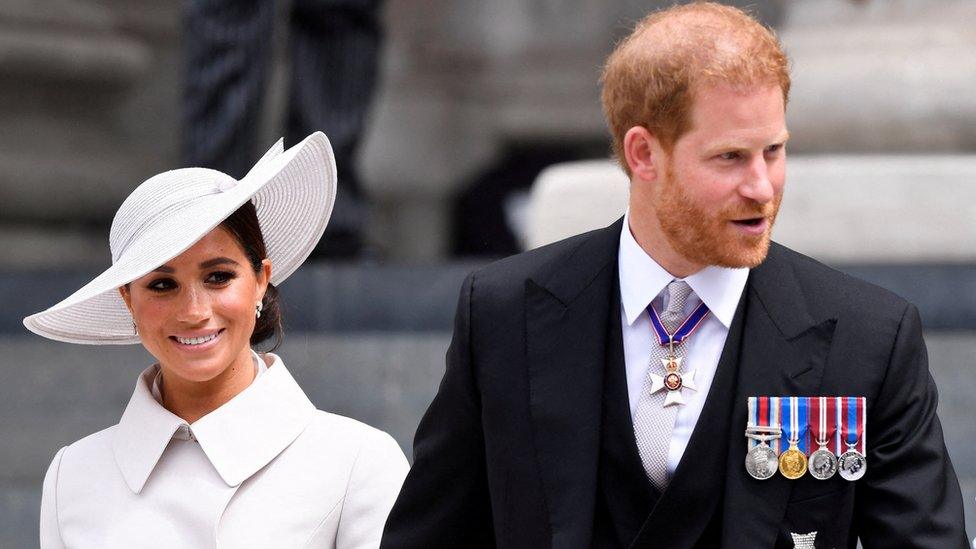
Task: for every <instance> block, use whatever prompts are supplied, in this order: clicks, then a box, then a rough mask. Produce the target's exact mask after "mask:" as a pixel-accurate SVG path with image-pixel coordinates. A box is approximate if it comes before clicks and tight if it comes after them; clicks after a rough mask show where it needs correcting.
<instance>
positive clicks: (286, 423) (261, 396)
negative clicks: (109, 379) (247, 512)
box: [112, 353, 315, 493]
mask: <svg viewBox="0 0 976 549" xmlns="http://www.w3.org/2000/svg"><path fill="white" fill-rule="evenodd" d="M267 356H268V357H270V358H271V359H272V363H271V365H270V366H268V369H267V371H265V372H264V373H263V374H262V375H261V376H260V377H258V378H256V379H255V380H254V381H253V382H252V383H251V385H249V386H248V387H247V388H245V389H244V390H243V391H241V392H240V393H239V394H238V395H237V396H235V397H234V398H232V399H231V400H230V401H228V402H226V403H225V404H224V405H222V406H221V407H220V408H217V409H216V410H214V411H213V412H210V413H209V414H207V415H206V416H204V417H202V418H200V419H199V420H197V421H196V422H194V423H193V424H192V425H191V426H190V429H191V430H192V432H193V436H194V437H195V439H196V440H197V441H198V442H199V444H200V447H201V449H202V450H203V452H204V454H206V456H207V459H208V460H209V461H210V463H211V464H212V465H213V467H214V469H216V471H217V473H218V474H219V475H220V478H222V479H223V480H224V482H225V483H227V485H228V486H237V485H239V484H240V483H242V482H244V481H245V480H247V479H248V478H249V477H250V476H251V475H253V474H254V473H256V472H257V471H258V470H260V469H261V468H262V467H264V466H265V465H267V464H268V463H270V462H271V460H273V459H274V458H275V457H277V456H278V454H280V453H281V451H282V450H284V449H285V448H286V447H287V446H288V445H289V444H291V443H292V442H293V441H294V440H295V439H296V438H298V435H300V434H301V432H302V431H303V430H304V429H305V427H306V426H307V425H308V423H309V422H310V421H311V419H312V415H313V413H314V411H315V406H314V405H313V404H312V402H311V401H309V399H308V397H307V396H305V393H304V392H303V391H302V389H301V388H300V387H299V386H298V383H296V382H295V380H294V378H292V377H291V374H290V373H289V372H288V370H287V369H286V368H285V365H284V363H283V362H282V360H281V359H280V358H278V357H277V356H275V355H273V354H270V353H269V354H268V355H267ZM158 370H159V366H158V365H153V366H150V367H149V368H147V369H146V370H145V371H143V372H142V374H140V376H139V380H138V381H137V382H136V388H135V391H134V392H133V393H132V398H131V399H129V404H128V406H126V409H125V412H124V413H123V414H122V419H121V420H120V421H119V425H118V427H117V429H116V432H115V437H114V440H113V444H112V446H113V448H112V449H113V452H114V454H115V461H116V463H117V464H118V466H119V470H120V471H121V473H122V476H123V478H124V479H125V482H126V484H127V485H128V486H129V488H130V489H131V490H132V491H133V492H135V493H139V492H141V491H142V489H143V487H144V486H145V484H146V481H147V480H148V479H149V476H150V474H151V473H152V471H153V469H155V467H156V464H157V463H158V462H159V458H160V456H162V454H163V451H164V450H165V449H166V446H167V445H168V444H169V442H170V439H172V438H173V435H174V433H176V431H177V430H179V429H180V427H182V426H185V425H186V422H185V421H184V420H183V419H182V418H180V417H178V416H176V415H175V414H173V413H172V412H170V411H169V410H167V409H166V408H163V406H162V405H161V404H160V403H159V402H157V401H156V399H155V398H153V395H152V390H151V385H152V383H153V381H154V380H155V378H156V375H157V373H158Z"/></svg>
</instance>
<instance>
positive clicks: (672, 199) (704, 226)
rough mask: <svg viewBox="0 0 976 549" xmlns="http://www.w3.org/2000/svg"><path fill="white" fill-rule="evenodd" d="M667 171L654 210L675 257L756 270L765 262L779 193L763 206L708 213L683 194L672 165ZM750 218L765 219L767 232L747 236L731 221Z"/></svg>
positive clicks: (744, 205) (746, 205) (738, 206)
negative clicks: (679, 256)
mask: <svg viewBox="0 0 976 549" xmlns="http://www.w3.org/2000/svg"><path fill="white" fill-rule="evenodd" d="M666 172H667V173H666V175H667V180H666V181H662V184H663V188H662V189H661V193H660V194H659V195H658V196H657V204H655V209H656V211H657V217H658V223H660V225H661V229H662V232H663V233H664V236H665V238H667V240H668V243H669V244H670V245H671V247H672V248H673V249H674V250H675V251H676V252H678V254H680V255H681V256H682V257H684V258H685V259H686V260H688V261H691V262H693V263H696V264H699V265H717V266H719V267H732V268H738V267H750V268H751V267H755V266H757V265H759V264H760V263H762V262H763V260H764V259H766V254H767V253H768V252H769V240H770V234H771V232H772V229H773V222H774V221H775V220H776V214H777V213H778V212H779V204H780V201H781V200H782V198H783V196H782V194H779V195H777V196H776V197H775V198H774V199H773V201H772V202H769V203H766V204H759V203H757V202H753V201H750V202H749V203H742V204H734V205H729V206H727V207H725V208H723V209H722V210H720V211H718V212H715V211H709V210H707V209H704V208H701V207H699V206H698V205H696V204H695V203H694V202H693V201H692V200H691V199H690V198H689V197H688V196H687V195H686V194H685V192H684V186H683V185H682V182H681V181H679V180H678V179H677V178H675V177H674V172H673V171H672V169H671V166H668V168H667V170H666ZM750 218H765V219H766V220H767V222H768V225H767V227H766V230H765V231H764V232H763V233H762V234H759V235H748V234H744V233H742V232H741V231H739V230H737V229H736V228H735V226H734V225H733V224H732V220H741V219H750Z"/></svg>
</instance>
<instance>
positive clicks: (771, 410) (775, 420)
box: [760, 397, 785, 455]
mask: <svg viewBox="0 0 976 549" xmlns="http://www.w3.org/2000/svg"><path fill="white" fill-rule="evenodd" d="M760 398H763V399H766V401H767V408H768V411H767V414H768V421H769V423H768V424H767V425H769V426H770V427H781V426H782V425H781V423H782V422H781V421H780V417H782V416H781V414H780V407H779V401H780V398H779V397H760ZM784 436H785V431H784V435H783V436H781V437H780V438H777V439H773V440H771V441H769V446H770V447H771V448H772V449H773V451H774V452H776V455H779V449H780V441H783V440H785V439H784V438H783V437H784Z"/></svg>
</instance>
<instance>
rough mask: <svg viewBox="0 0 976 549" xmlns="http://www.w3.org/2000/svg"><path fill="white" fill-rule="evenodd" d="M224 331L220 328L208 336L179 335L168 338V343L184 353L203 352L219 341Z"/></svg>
mask: <svg viewBox="0 0 976 549" xmlns="http://www.w3.org/2000/svg"><path fill="white" fill-rule="evenodd" d="M223 333H224V329H223V328H221V329H219V330H217V331H216V332H210V333H209V334H195V335H189V334H186V335H180V336H169V339H170V341H172V342H173V343H174V344H175V345H176V346H177V347H179V348H180V349H182V350H184V351H192V352H196V351H205V350H207V349H210V348H211V347H213V346H214V345H216V344H217V342H218V341H220V337H221V336H222V335H223Z"/></svg>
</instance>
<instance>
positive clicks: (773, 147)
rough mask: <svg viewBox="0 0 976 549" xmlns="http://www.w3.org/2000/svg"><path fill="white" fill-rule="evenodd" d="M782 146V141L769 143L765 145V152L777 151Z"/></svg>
mask: <svg viewBox="0 0 976 549" xmlns="http://www.w3.org/2000/svg"><path fill="white" fill-rule="evenodd" d="M782 148H783V144H782V143H777V144H776V145H770V146H768V147H766V152H767V153H775V152H779V151H780V150H781V149H782Z"/></svg>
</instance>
